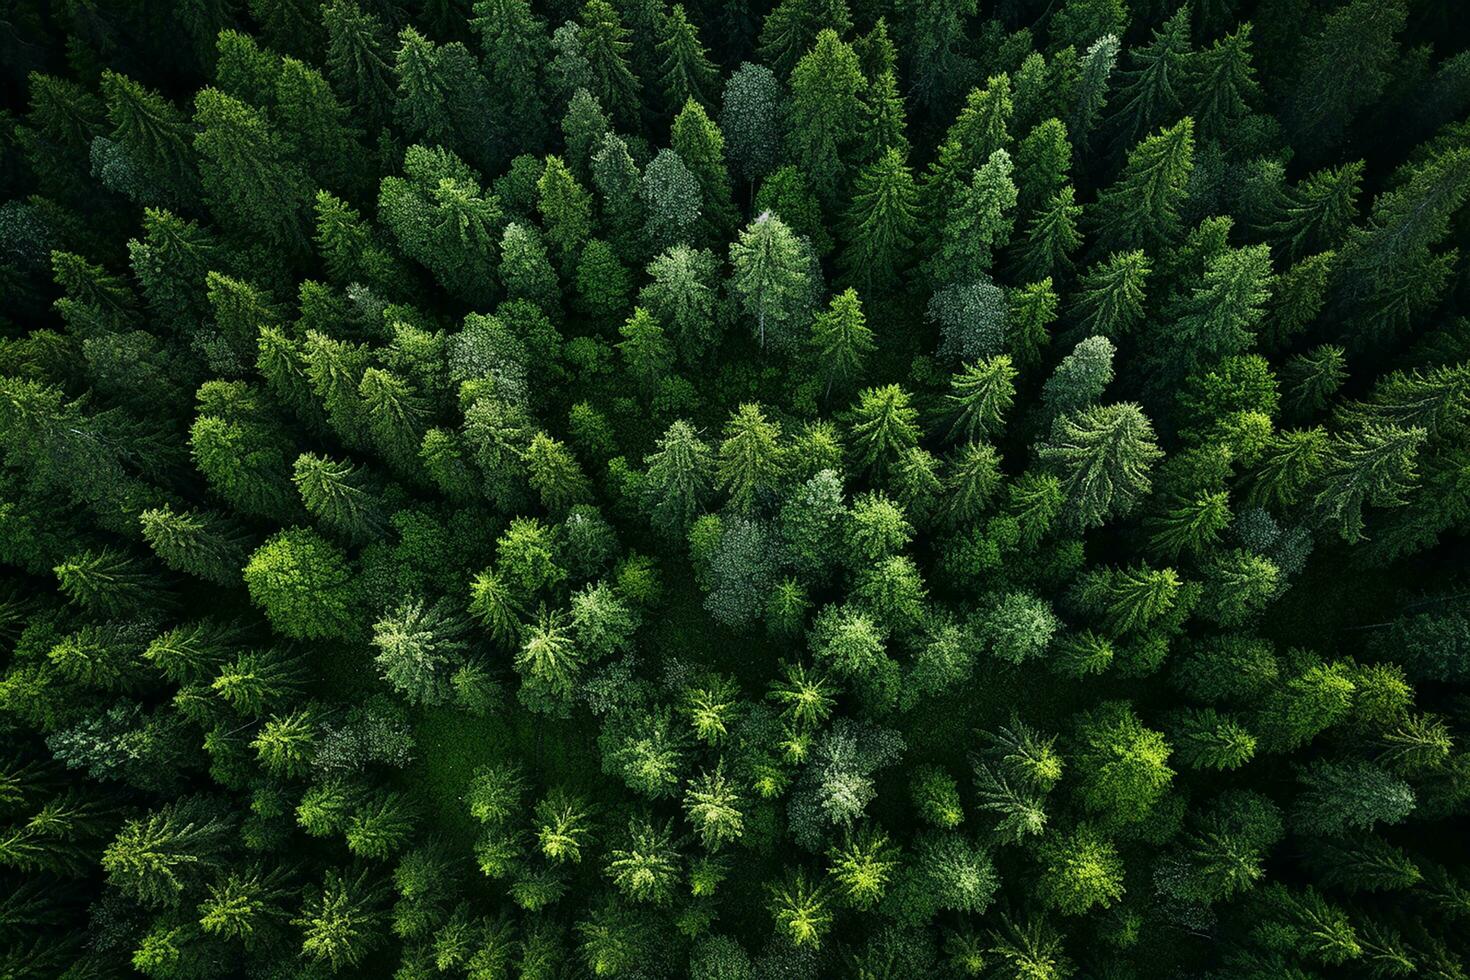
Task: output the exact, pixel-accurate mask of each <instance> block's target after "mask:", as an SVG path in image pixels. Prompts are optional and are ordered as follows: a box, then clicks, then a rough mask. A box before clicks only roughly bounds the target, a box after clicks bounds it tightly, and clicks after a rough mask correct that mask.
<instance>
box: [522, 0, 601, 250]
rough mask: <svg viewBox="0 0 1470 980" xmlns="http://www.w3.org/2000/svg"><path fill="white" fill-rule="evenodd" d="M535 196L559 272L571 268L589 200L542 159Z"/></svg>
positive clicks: (586, 224) (587, 223)
mask: <svg viewBox="0 0 1470 980" xmlns="http://www.w3.org/2000/svg"><path fill="white" fill-rule="evenodd" d="M593 2H594V3H598V2H600V0H593ZM536 192H537V200H536V210H537V211H538V212H539V213H540V215H541V221H542V224H543V226H544V227H545V228H546V237H547V239H548V240H549V241H550V242H551V244H552V246H553V247H554V248H555V249H556V252H557V255H558V257H559V258H560V260H561V264H562V268H563V269H564V270H566V269H572V268H575V266H574V265H573V262H574V261H575V259H576V256H577V255H578V254H579V252H580V250H581V247H582V245H583V244H584V243H585V242H586V241H587V238H588V237H589V236H590V235H591V233H592V196H591V195H590V194H588V193H587V191H586V190H585V189H584V188H583V187H582V185H581V184H579V183H578V182H577V178H576V177H574V176H572V172H571V171H570V170H568V169H567V165H566V164H565V163H564V162H562V159H561V158H560V157H556V156H549V157H547V158H546V169H545V170H544V171H543V172H542V174H541V179H540V180H539V181H537V182H536Z"/></svg>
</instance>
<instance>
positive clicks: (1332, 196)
mask: <svg viewBox="0 0 1470 980" xmlns="http://www.w3.org/2000/svg"><path fill="white" fill-rule="evenodd" d="M1362 180H1363V162H1362V161H1361V160H1357V161H1353V162H1352V163H1345V164H1343V165H1342V166H1340V167H1330V168H1327V169H1324V170H1318V171H1316V172H1315V173H1312V174H1308V175H1307V176H1306V177H1305V178H1303V179H1302V180H1301V182H1299V183H1298V184H1297V185H1296V186H1295V187H1292V188H1290V189H1289V190H1288V191H1287V192H1286V194H1285V200H1283V201H1282V202H1281V205H1280V208H1279V210H1278V211H1277V212H1276V215H1275V220H1273V221H1272V222H1271V223H1270V224H1269V225H1267V226H1266V227H1265V228H1264V229H1263V230H1264V231H1265V233H1266V234H1267V235H1269V236H1270V237H1271V239H1272V241H1273V242H1274V243H1276V244H1277V245H1278V246H1279V247H1281V248H1282V249H1283V250H1284V251H1285V254H1286V255H1287V256H1288V257H1290V258H1293V259H1297V258H1301V257H1302V256H1303V255H1307V254H1310V253H1312V252H1316V251H1319V250H1321V249H1324V248H1335V247H1337V246H1338V245H1341V244H1342V242H1343V240H1344V238H1346V236H1347V235H1348V232H1349V230H1350V229H1351V228H1352V226H1353V223H1354V222H1355V221H1356V220H1357V216H1358V193H1359V191H1360V189H1361V185H1362Z"/></svg>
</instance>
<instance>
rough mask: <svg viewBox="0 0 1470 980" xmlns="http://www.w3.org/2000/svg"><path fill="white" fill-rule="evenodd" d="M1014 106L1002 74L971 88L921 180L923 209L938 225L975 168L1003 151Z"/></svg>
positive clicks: (1006, 145)
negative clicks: (927, 171)
mask: <svg viewBox="0 0 1470 980" xmlns="http://www.w3.org/2000/svg"><path fill="white" fill-rule="evenodd" d="M1013 111H1014V106H1013V104H1012V101H1011V81H1010V78H1009V77H1008V76H1006V75H995V76H992V77H991V78H990V80H989V81H988V82H986V84H985V87H984V88H976V89H973V90H971V92H970V94H969V96H968V97H967V98H966V99H965V107H964V108H963V109H961V110H960V114H959V116H958V117H957V118H956V119H955V121H954V123H953V124H952V125H951V126H950V127H949V131H948V132H947V133H946V135H945V139H944V142H943V143H941V144H939V150H938V156H937V158H936V159H935V161H934V162H933V163H932V164H930V166H929V173H928V175H927V179H926V180H925V182H924V194H923V199H924V210H925V213H926V215H928V216H929V217H930V219H931V220H934V221H936V222H938V223H939V224H940V225H941V226H942V224H943V222H944V220H945V219H946V218H947V217H948V215H949V211H950V208H951V207H952V206H953V203H954V200H955V198H956V197H958V196H959V195H960V193H962V191H963V189H964V187H965V186H966V185H967V184H969V183H970V181H971V179H972V178H973V176H974V173H975V171H976V170H979V169H980V168H981V167H983V166H984V165H985V163H986V161H988V160H989V159H990V158H991V156H992V155H993V154H994V153H995V151H996V150H1007V149H1008V148H1009V147H1010V144H1011V137H1010V133H1009V132H1008V131H1007V127H1008V125H1009V124H1010V120H1011V116H1012V113H1013Z"/></svg>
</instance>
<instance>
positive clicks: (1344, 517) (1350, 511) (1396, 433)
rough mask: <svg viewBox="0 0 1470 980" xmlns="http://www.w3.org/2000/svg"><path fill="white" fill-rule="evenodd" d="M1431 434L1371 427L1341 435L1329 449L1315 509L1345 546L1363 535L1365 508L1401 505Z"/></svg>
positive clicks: (1388, 427)
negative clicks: (1333, 528) (1347, 542)
mask: <svg viewBox="0 0 1470 980" xmlns="http://www.w3.org/2000/svg"><path fill="white" fill-rule="evenodd" d="M1425 436H1426V433H1425V431H1424V430H1423V429H1419V428H1408V429H1404V428H1399V427H1398V426H1394V425H1380V424H1373V423H1369V424H1367V425H1365V426H1364V427H1363V428H1362V429H1361V430H1359V431H1357V432H1343V433H1339V434H1338V435H1337V436H1335V437H1334V438H1333V440H1332V443H1331V445H1330V446H1329V447H1328V449H1327V453H1326V461H1325V464H1324V467H1323V472H1322V474H1321V476H1320V477H1318V483H1319V485H1320V487H1321V489H1320V490H1318V492H1317V496H1316V500H1315V502H1316V505H1317V507H1318V508H1320V512H1321V515H1322V519H1323V520H1324V522H1329V523H1331V524H1333V525H1335V526H1336V528H1337V531H1338V533H1339V534H1340V535H1342V538H1343V540H1345V541H1356V540H1358V539H1359V538H1361V537H1362V536H1363V524H1364V521H1363V508H1364V507H1365V506H1367V505H1373V506H1376V507H1394V506H1400V505H1402V504H1403V502H1404V494H1405V493H1407V492H1408V491H1409V490H1411V489H1412V488H1413V487H1414V484H1415V482H1416V480H1417V473H1416V471H1415V468H1414V464H1415V460H1416V457H1417V455H1418V452H1419V448H1420V446H1422V445H1423V443H1424V439H1425Z"/></svg>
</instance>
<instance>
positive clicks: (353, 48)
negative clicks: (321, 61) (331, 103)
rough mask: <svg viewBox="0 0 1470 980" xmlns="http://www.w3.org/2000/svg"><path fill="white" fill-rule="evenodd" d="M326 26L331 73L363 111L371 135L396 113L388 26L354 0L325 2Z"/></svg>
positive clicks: (341, 90)
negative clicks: (394, 110) (394, 111)
mask: <svg viewBox="0 0 1470 980" xmlns="http://www.w3.org/2000/svg"><path fill="white" fill-rule="evenodd" d="M322 26H324V27H325V28H326V30H327V56H326V67H327V77H328V79H330V80H331V82H332V86H333V88H335V89H336V91H337V92H338V93H340V94H341V95H342V96H343V97H344V98H345V99H347V102H348V104H349V105H351V106H352V107H353V108H354V109H356V110H357V111H358V112H359V113H361V114H362V116H363V117H364V119H365V121H366V122H367V129H368V133H369V134H370V135H371V134H373V133H375V132H376V131H378V130H380V129H382V127H383V126H385V125H386V124H387V123H388V121H389V119H391V118H392V115H393V90H394V88H395V87H396V80H395V78H394V73H393V63H392V49H391V48H390V47H389V43H390V41H389V35H388V29H387V27H386V26H385V25H384V24H383V22H382V20H380V19H379V18H378V17H376V16H374V15H373V14H371V13H368V12H367V11H364V10H363V9H362V8H361V7H360V6H359V5H358V4H356V3H353V2H352V0H331V2H330V3H327V4H323V6H322Z"/></svg>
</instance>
